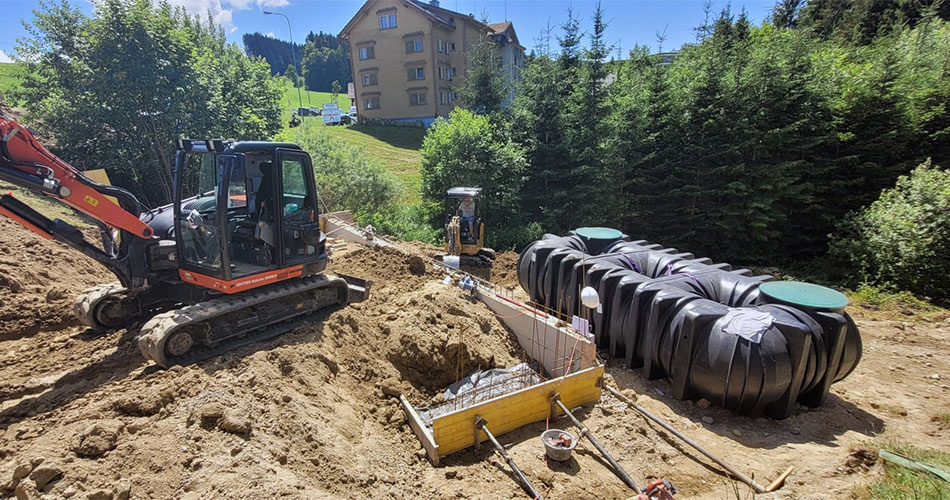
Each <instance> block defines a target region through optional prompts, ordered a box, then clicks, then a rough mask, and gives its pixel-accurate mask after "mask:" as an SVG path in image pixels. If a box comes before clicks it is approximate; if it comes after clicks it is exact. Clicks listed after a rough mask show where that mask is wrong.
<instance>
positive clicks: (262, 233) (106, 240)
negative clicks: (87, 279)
mask: <svg viewBox="0 0 950 500" xmlns="http://www.w3.org/2000/svg"><path fill="white" fill-rule="evenodd" d="M0 180H3V181H6V182H9V183H12V184H15V185H17V186H20V187H23V188H26V189H29V190H31V191H33V192H37V193H40V194H42V195H45V196H47V197H49V198H52V199H55V200H58V201H60V202H62V203H65V204H66V205H69V206H70V207H72V208H74V209H76V210H78V211H80V212H82V213H84V214H86V215H88V216H90V217H92V218H93V219H95V220H96V221H97V222H98V224H99V226H100V230H101V233H102V247H101V248H99V247H98V246H97V245H94V244H92V243H90V242H89V241H87V240H86V239H85V237H84V236H83V233H82V232H81V231H80V230H79V229H77V228H76V227H74V226H72V225H70V224H68V223H66V222H64V221H62V220H60V219H56V220H50V219H49V218H47V217H46V216H44V215H43V214H41V213H39V212H38V211H36V210H35V209H33V208H32V207H30V206H29V205H27V204H26V203H24V202H22V201H20V200H18V199H16V198H14V196H13V195H12V194H5V195H2V196H0V214H3V215H5V216H6V217H9V218H10V219H13V220H14V221H16V222H18V223H20V224H21V225H23V226H24V227H26V228H27V229H30V230H32V231H33V232H35V233H36V234H38V235H40V236H41V237H43V238H46V239H50V240H56V241H59V242H62V243H64V244H66V245H68V246H70V247H72V248H74V249H76V250H78V251H80V252H82V253H83V254H85V255H87V256H88V257H90V258H92V259H93V260H95V261H97V262H99V263H100V264H102V265H103V266H105V267H106V268H107V269H109V270H110V271H111V272H112V273H113V274H115V275H116V277H117V278H118V282H115V283H110V284H105V285H101V286H98V287H94V288H91V289H89V290H86V291H84V292H83V293H82V294H81V295H80V296H79V297H77V298H76V302H75V307H74V312H75V314H76V316H77V317H78V318H79V320H80V321H81V322H82V323H83V324H84V325H86V326H88V327H89V328H91V329H93V330H96V331H106V330H112V329H119V328H125V327H128V326H130V325H131V324H132V323H136V322H142V321H144V324H143V325H142V327H141V333H140V335H139V337H138V345H139V349H140V350H141V351H142V354H143V355H144V356H145V357H146V358H148V359H151V360H153V361H155V363H157V364H158V365H160V366H162V367H166V368H167V367H169V366H171V365H175V364H187V363H190V362H193V361H196V360H199V359H203V358H205V357H208V356H213V355H216V354H220V353H222V352H225V351H228V350H230V349H233V348H235V347H237V346H240V345H245V344H248V343H251V342H255V341H258V340H262V339H264V338H269V337H273V336H276V335H279V334H281V333H284V332H286V331H288V330H290V329H292V328H294V327H296V326H298V325H300V324H301V323H302V322H303V321H306V320H308V319H312V318H315V317H319V316H320V315H322V314H326V312H327V310H332V309H333V308H338V307H343V306H345V305H346V304H348V303H350V302H358V301H361V300H364V299H365V298H366V297H367V295H368V293H369V286H370V284H371V283H370V282H367V281H364V280H361V279H359V278H355V277H350V276H342V275H341V276H332V275H328V274H324V272H323V271H324V270H325V269H326V266H327V254H326V235H325V234H323V233H322V232H321V231H320V228H319V220H318V219H319V217H318V213H317V196H316V186H315V183H314V176H313V166H312V164H311V161H310V155H308V154H307V152H306V151H304V150H302V149H301V148H300V147H299V146H297V145H296V144H290V143H276V142H227V141H222V140H203V141H199V140H190V139H181V140H178V141H177V143H176V144H175V170H174V196H173V202H172V204H170V205H165V206H162V207H158V208H155V209H147V208H146V207H144V206H143V205H142V204H141V203H140V202H139V201H138V200H137V199H136V197H135V196H134V195H133V194H132V193H130V192H129V191H127V190H125V189H123V188H120V187H116V186H110V185H107V184H100V183H98V182H95V181H93V180H92V179H90V178H89V177H87V176H86V175H84V174H83V172H81V171H79V170H77V169H76V168H74V167H72V166H71V165H69V164H68V163H66V162H64V161H63V160H61V159H59V158H58V157H56V156H55V155H53V154H52V153H50V152H49V151H48V150H47V149H46V148H45V147H43V146H42V145H41V144H40V143H39V142H38V141H37V140H36V139H35V137H34V136H33V134H32V133H30V131H28V130H27V129H26V128H25V127H23V126H21V125H19V124H18V123H16V122H15V121H12V120H8V119H4V118H3V117H2V116H0ZM113 200H114V201H113Z"/></svg>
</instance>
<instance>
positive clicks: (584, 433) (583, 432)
mask: <svg viewBox="0 0 950 500" xmlns="http://www.w3.org/2000/svg"><path fill="white" fill-rule="evenodd" d="M554 402H555V403H556V404H557V405H558V407H560V408H561V411H563V412H564V414H565V415H567V416H568V418H570V419H571V421H572V422H574V425H575V426H577V428H578V429H580V430H581V433H580V434H581V437H582V438H583V437H586V438H587V440H588V441H590V442H591V444H593V445H594V448H597V451H599V452H600V454H601V455H603V456H604V458H606V459H607V462H609V463H610V466H611V467H613V469H614V472H616V473H617V476H619V477H620V479H621V480H622V481H623V482H624V483H625V484H626V485H627V486H629V487H630V488H631V489H633V491H636V492H637V493H640V487H639V486H637V482H636V481H634V480H633V478H632V477H630V475H629V474H627V471H625V470H624V469H623V467H621V466H620V464H619V463H617V461H616V460H614V457H612V456H610V453H607V450H606V449H604V447H603V446H601V444H600V442H599V441H597V438H595V437H594V436H593V435H592V434H591V433H590V429H588V428H587V426H585V425H584V424H582V423H580V421H579V420H577V418H575V417H574V414H573V413H571V410H568V409H567V406H564V403H562V402H561V400H560V398H558V399H555V400H554Z"/></svg>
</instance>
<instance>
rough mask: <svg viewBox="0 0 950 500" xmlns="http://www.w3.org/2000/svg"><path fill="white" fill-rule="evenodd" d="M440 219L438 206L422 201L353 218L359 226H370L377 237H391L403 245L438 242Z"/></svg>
mask: <svg viewBox="0 0 950 500" xmlns="http://www.w3.org/2000/svg"><path fill="white" fill-rule="evenodd" d="M441 217H442V207H441V206H440V205H438V204H436V203H431V202H424V201H423V202H419V203H413V204H411V205H406V204H398V205H390V206H387V207H383V208H382V209H380V210H379V211H376V212H360V213H357V214H356V219H357V220H358V221H359V222H360V224H362V225H364V226H366V225H371V226H373V229H374V230H375V231H376V232H377V233H381V234H388V235H391V236H395V237H397V238H399V239H400V240H403V241H421V242H423V243H429V244H433V245H435V244H439V243H441V242H442V238H443V236H442V230H441V227H439V225H438V221H439V220H441Z"/></svg>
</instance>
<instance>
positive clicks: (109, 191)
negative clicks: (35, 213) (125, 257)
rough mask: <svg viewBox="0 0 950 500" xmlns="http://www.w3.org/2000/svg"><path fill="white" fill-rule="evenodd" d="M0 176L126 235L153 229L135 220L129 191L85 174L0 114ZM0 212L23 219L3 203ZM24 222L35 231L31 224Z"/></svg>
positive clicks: (134, 205) (137, 209)
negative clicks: (110, 197)
mask: <svg viewBox="0 0 950 500" xmlns="http://www.w3.org/2000/svg"><path fill="white" fill-rule="evenodd" d="M0 179H2V180H4V181H7V182H10V183H13V184H16V185H17V186H20V187H24V188H26V189H30V190H32V191H36V192H38V193H42V194H44V195H47V196H50V197H53V198H57V199H59V200H60V201H62V202H63V203H65V204H67V205H69V206H71V207H73V208H75V209H76V210H79V211H80V212H83V213H85V214H86V215H89V216H90V217H92V218H94V219H96V220H97V221H99V222H101V223H103V224H105V225H107V226H110V227H113V228H116V229H121V230H123V231H125V232H127V233H129V234H130V235H133V236H136V237H139V238H144V239H148V238H151V237H152V235H153V233H154V231H153V230H152V228H151V227H150V226H149V225H148V224H146V223H144V222H142V221H141V220H139V214H140V213H141V212H142V210H141V205H140V204H139V202H138V200H136V199H135V196H133V195H132V193H130V192H128V191H126V190H125V189H122V188H118V187H115V186H107V185H104V184H99V183H97V182H95V181H93V180H92V179H90V178H88V177H86V176H85V175H83V173H82V172H80V171H79V170H77V169H76V168H75V167H73V166H72V165H70V164H68V163H66V162H65V161H63V160H61V159H59V158H58V157H57V156H56V155H54V154H53V153H50V152H49V151H48V150H47V149H46V148H45V147H43V145H42V144H40V143H39V142H38V141H37V140H36V138H35V137H33V134H32V133H30V131H29V130H27V129H26V127H24V126H22V125H20V124H19V123H17V122H15V121H13V120H9V119H4V118H0ZM108 196H113V197H115V198H116V199H117V200H119V205H118V206H117V205H116V204H115V203H112V201H110V200H109V199H108V198H107V197H108ZM0 213H3V214H4V215H7V216H10V217H11V218H13V219H14V220H17V222H20V223H23V220H22V219H25V218H24V217H22V216H21V215H20V214H17V213H15V212H13V210H11V209H10V208H9V207H3V210H0ZM25 225H26V227H27V228H29V229H31V230H33V231H37V226H36V225H35V224H25ZM41 229H42V228H41ZM40 235H41V236H44V237H51V236H52V235H49V234H46V235H44V234H42V233H41V234H40Z"/></svg>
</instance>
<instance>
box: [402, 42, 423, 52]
mask: <svg viewBox="0 0 950 500" xmlns="http://www.w3.org/2000/svg"><path fill="white" fill-rule="evenodd" d="M413 52H422V40H421V39H419V40H409V41H408V42H406V53H407V54H411V53H413Z"/></svg>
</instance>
